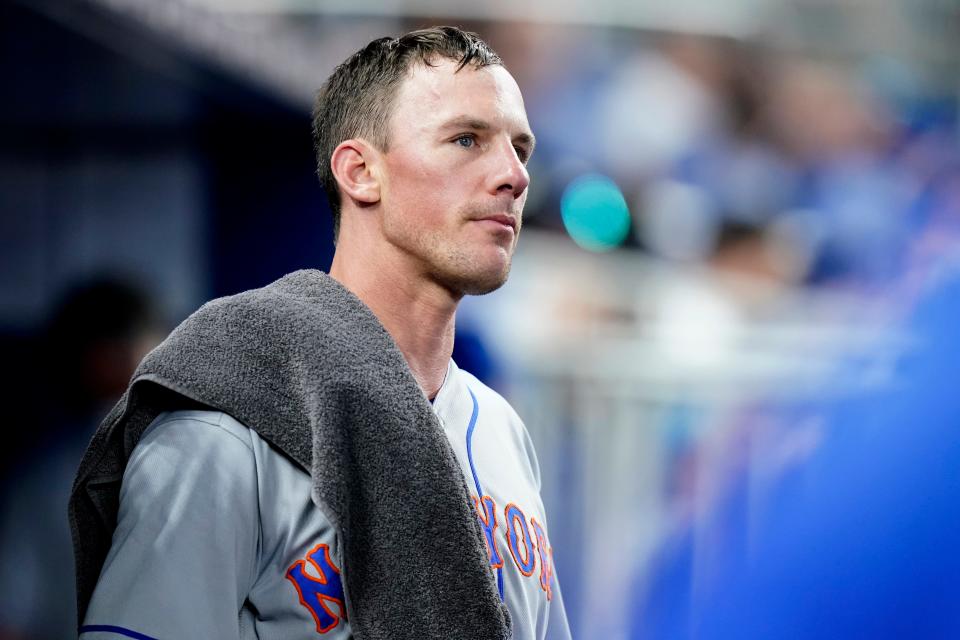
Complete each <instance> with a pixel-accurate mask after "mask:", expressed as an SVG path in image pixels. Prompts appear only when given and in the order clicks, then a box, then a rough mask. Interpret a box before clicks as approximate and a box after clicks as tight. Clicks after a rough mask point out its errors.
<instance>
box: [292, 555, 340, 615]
mask: <svg viewBox="0 0 960 640" xmlns="http://www.w3.org/2000/svg"><path fill="white" fill-rule="evenodd" d="M307 563H310V566H312V567H313V569H314V572H315V573H316V574H317V577H314V576H312V575H310V574H309V573H307V572H306V566H307ZM287 579H288V580H290V582H292V583H293V586H294V587H296V589H297V594H298V595H299V596H300V604H302V605H303V606H305V607H306V608H307V610H308V611H309V612H310V613H311V615H313V619H314V620H315V621H316V622H317V631H318V632H320V633H326V632H327V631H330V630H331V629H333V628H334V627H336V626H337V624H338V623H339V622H340V620H341V619H343V620H346V619H347V608H346V606H344V604H343V583H341V582H340V569H338V568H337V567H336V565H334V564H333V561H332V560H330V547H328V546H327V545H325V544H318V545H317V546H315V547H314V548H313V549H311V550H310V551H309V553H307V559H306V560H297V561H296V562H294V563H293V565H291V566H290V568H289V569H287ZM328 604H336V605H337V609H338V611H339V614H336V613H334V612H333V611H331V609H330V607H329V606H328Z"/></svg>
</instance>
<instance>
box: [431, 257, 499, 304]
mask: <svg viewBox="0 0 960 640" xmlns="http://www.w3.org/2000/svg"><path fill="white" fill-rule="evenodd" d="M509 275H510V263H509V262H508V263H506V264H505V265H498V266H497V267H496V268H489V269H476V270H470V271H469V272H460V273H456V274H447V277H445V278H442V279H441V280H442V281H443V282H444V285H445V286H446V287H447V288H448V289H449V290H450V291H453V292H455V293H457V294H460V295H464V296H482V295H485V294H488V293H491V292H493V291H496V290H497V289H499V288H500V287H502V286H503V285H504V283H505V282H506V281H507V276H509Z"/></svg>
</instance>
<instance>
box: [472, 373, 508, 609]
mask: <svg viewBox="0 0 960 640" xmlns="http://www.w3.org/2000/svg"><path fill="white" fill-rule="evenodd" d="M467 392H468V393H469V394H470V399H471V400H473V413H472V414H470V424H469V425H468V426H467V462H469V463H470V473H472V474H473V483H474V484H475V485H476V486H477V496H478V497H479V499H480V501H481V504H482V502H483V496H484V493H483V488H482V487H481V486H480V478H479V477H477V468H476V466H474V464H473V429H474V427H476V426H477V416H478V415H479V414H480V405H479V404H477V396H475V395H473V390H472V389H471V388H470V387H469V386H468V387H467ZM494 544H496V541H494ZM497 590H498V591H500V601H501V602H503V567H497Z"/></svg>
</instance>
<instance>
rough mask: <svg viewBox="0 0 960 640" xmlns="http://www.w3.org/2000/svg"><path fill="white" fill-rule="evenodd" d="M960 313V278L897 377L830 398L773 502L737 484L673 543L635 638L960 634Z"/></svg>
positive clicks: (929, 305)
mask: <svg viewBox="0 0 960 640" xmlns="http://www.w3.org/2000/svg"><path fill="white" fill-rule="evenodd" d="M958 320H960V279H954V280H952V281H951V282H950V283H949V284H948V285H947V286H943V287H941V288H940V290H939V291H938V292H937V293H936V294H935V295H933V296H932V297H930V298H928V299H927V301H926V303H925V304H923V305H922V306H921V307H920V309H919V311H918V313H917V314H916V316H915V318H914V320H913V322H912V323H911V325H910V328H911V330H912V332H913V333H914V335H915V336H916V337H917V338H918V339H919V340H920V344H919V346H918V347H917V348H916V349H914V350H913V351H911V353H910V354H909V355H908V356H906V357H905V358H904V359H903V360H902V362H900V363H899V364H900V366H899V367H898V370H897V376H896V378H895V382H894V384H893V385H892V388H886V389H884V390H881V391H877V392H874V393H872V394H869V395H862V396H859V397H857V398H854V399H851V400H847V401H844V402H842V403H840V404H839V405H838V406H834V407H832V408H829V409H828V410H827V411H826V421H825V427H826V428H825V430H824V438H823V440H822V442H821V444H820V446H819V448H818V450H817V451H816V452H815V453H814V454H813V455H812V456H811V457H810V459H809V460H808V461H807V462H806V463H805V464H803V465H802V466H800V467H798V468H794V469H793V470H792V471H791V472H789V473H788V474H786V475H785V476H784V477H783V478H781V479H780V481H779V483H778V484H777V485H776V489H774V490H773V492H772V494H771V497H770V499H769V500H768V501H765V502H764V505H765V506H764V508H762V509H757V508H753V509H751V508H750V507H751V506H753V507H755V504H754V503H751V502H750V501H749V500H748V495H747V491H746V486H743V487H738V490H737V491H735V492H733V494H732V495H731V497H730V499H729V500H728V501H727V502H725V503H724V505H723V506H722V508H720V509H719V510H718V511H717V512H715V515H714V516H713V517H710V518H709V521H707V522H699V523H698V524H697V525H696V526H695V528H694V529H693V530H691V531H688V532H687V534H686V535H684V536H680V537H678V538H676V539H675V540H674V546H673V547H672V548H670V549H667V550H665V551H664V553H663V554H662V555H661V557H660V559H659V562H658V566H657V567H655V568H654V571H653V576H654V577H653V580H652V582H650V583H649V584H648V585H647V586H646V588H645V590H644V591H645V595H644V596H643V598H642V599H643V603H642V606H640V607H639V608H638V609H637V610H636V612H635V615H634V620H633V629H632V637H633V638H656V639H658V640H669V639H673V638H703V639H713V638H718V639H719V638H722V639H724V640H736V639H754V638H757V639H759V638H778V639H785V638H786V639H789V638H804V639H806V638H817V639H824V638H844V639H846V638H871V639H877V638H958V637H960V608H958V607H957V604H956V603H957V602H958V601H960V554H958V553H957V549H956V546H955V545H956V544H957V541H958V540H960V502H958V499H957V496H958V495H960V431H958V430H957V425H958V424H960V394H957V393H956V391H955V389H954V388H953V387H954V385H955V384H956V382H955V381H956V378H955V373H956V370H957V366H958V365H957V362H958V360H960V358H958V356H960V333H958V332H957V330H956V326H957V321H958ZM743 484H744V485H745V484H746V483H743ZM704 541H708V542H707V544H706V546H707V549H706V553H705V552H704V549H703V548H702V546H703V544H704ZM698 544H700V545H701V546H698ZM705 556H709V560H708V561H707V563H706V564H707V565H709V566H708V567H707V568H706V570H705V569H704V567H703V566H698V563H702V562H703V560H704V557H705ZM638 593H639V590H638ZM638 600H640V598H639V597H638Z"/></svg>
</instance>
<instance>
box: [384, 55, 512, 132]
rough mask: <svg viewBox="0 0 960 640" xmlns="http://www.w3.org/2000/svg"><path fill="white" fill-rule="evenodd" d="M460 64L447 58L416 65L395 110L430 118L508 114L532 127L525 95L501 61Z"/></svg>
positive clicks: (404, 81) (403, 86) (407, 79)
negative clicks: (524, 99)
mask: <svg viewBox="0 0 960 640" xmlns="http://www.w3.org/2000/svg"><path fill="white" fill-rule="evenodd" d="M458 67H459V63H458V62H456V61H454V60H450V59H447V58H442V59H435V60H433V61H431V64H430V65H427V64H415V65H413V66H412V67H411V68H410V70H409V71H408V73H407V76H406V77H405V78H404V80H403V83H402V85H401V87H400V89H399V91H398V97H399V98H400V99H399V100H398V102H397V104H396V105H395V109H394V111H395V113H396V112H398V111H407V112H408V113H409V112H418V113H419V115H420V117H421V118H424V119H425V120H429V121H431V122H439V121H448V120H450V119H451V118H462V117H466V116H472V117H474V118H476V119H478V120H491V119H500V118H507V119H509V120H516V121H517V122H515V123H513V124H515V125H517V126H522V127H523V128H529V126H528V125H527V117H526V110H525V108H524V105H523V96H522V95H521V93H520V88H519V86H517V83H516V81H515V80H514V79H513V76H512V75H510V72H508V71H507V70H506V69H505V68H504V67H502V66H500V65H488V66H484V67H477V66H475V65H472V64H468V65H466V66H465V67H463V68H458Z"/></svg>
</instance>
